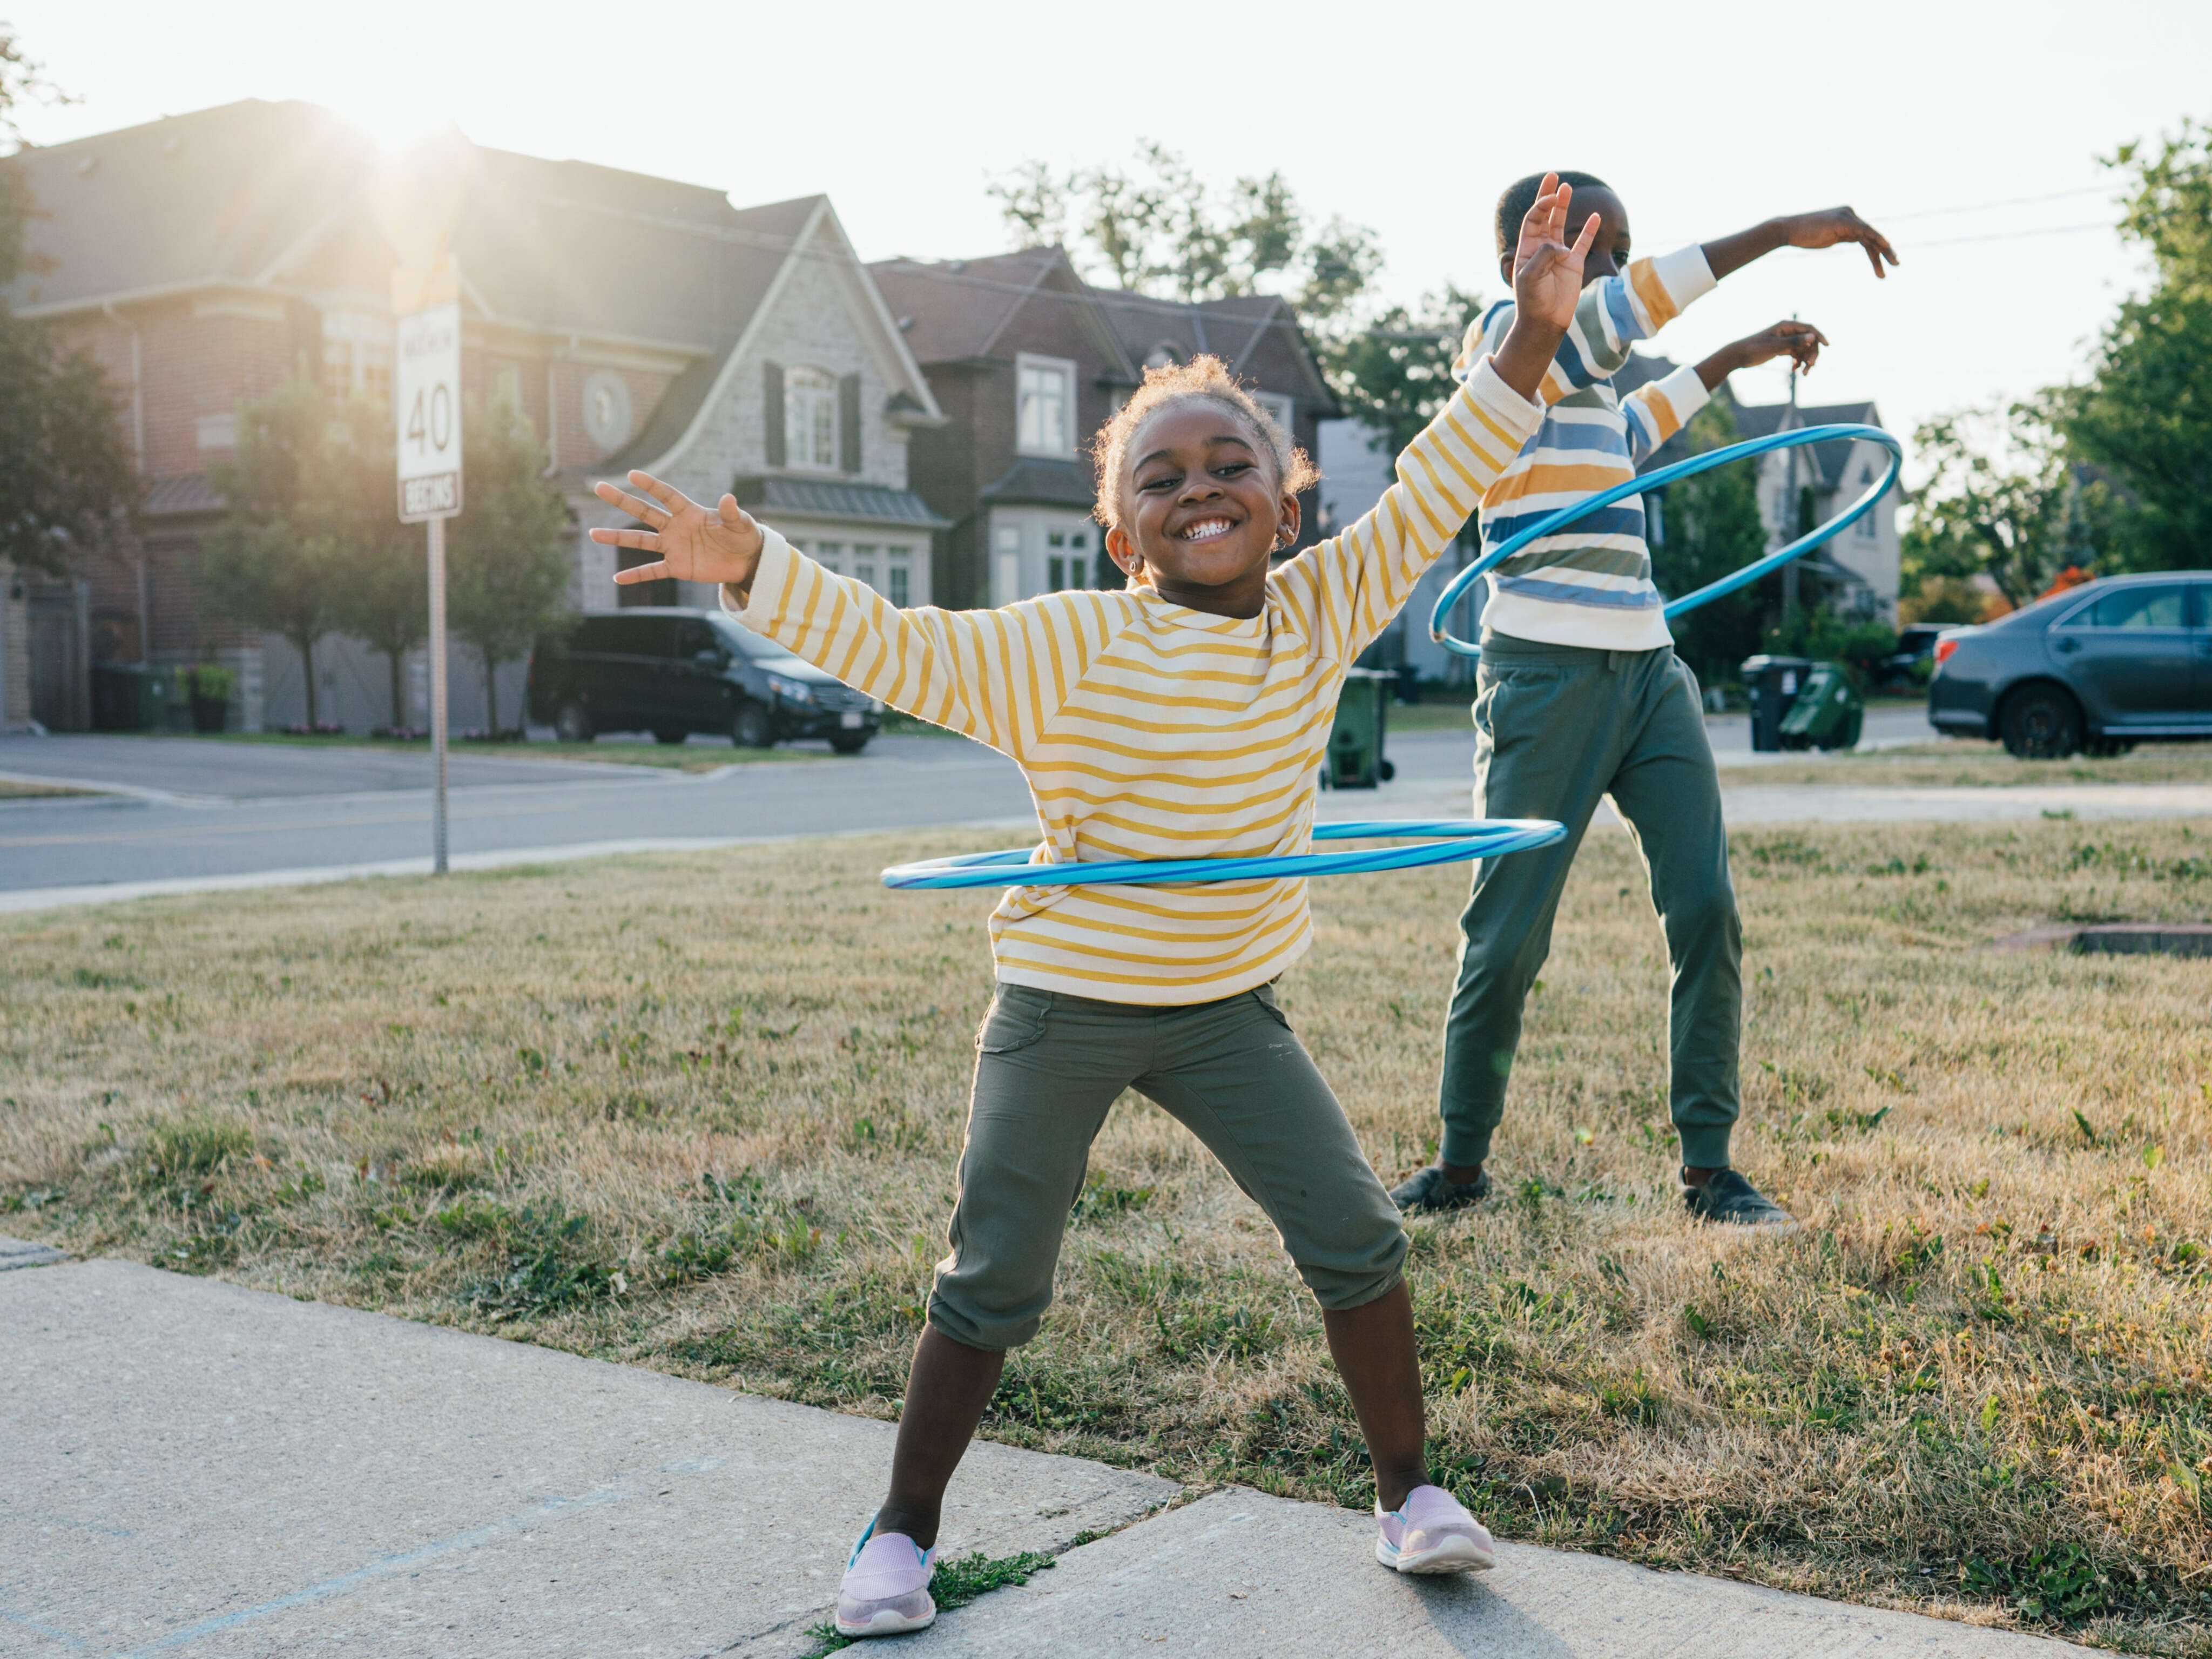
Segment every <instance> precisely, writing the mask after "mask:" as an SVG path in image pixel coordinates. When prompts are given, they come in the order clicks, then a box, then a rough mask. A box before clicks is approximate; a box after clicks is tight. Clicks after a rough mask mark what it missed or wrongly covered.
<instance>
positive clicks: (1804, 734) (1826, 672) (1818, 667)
mask: <svg viewBox="0 0 2212 1659" xmlns="http://www.w3.org/2000/svg"><path fill="white" fill-rule="evenodd" d="M1865 720H1866V704H1865V702H1863V700H1862V699H1861V698H1860V696H1859V693H1858V688H1857V686H1855V685H1853V684H1851V677H1850V675H1849V674H1847V673H1845V672H1844V670H1843V668H1842V666H1841V665H1839V664H1837V663H1832V662H1816V663H1814V665H1813V667H1812V670H1811V671H1810V672H1809V673H1808V674H1807V675H1806V676H1805V678H1804V679H1803V680H1802V682H1801V683H1800V684H1799V685H1798V688H1797V698H1796V702H1792V703H1791V704H1790V712H1789V713H1788V714H1784V716H1783V717H1782V746H1783V747H1784V749H1849V748H1850V746H1851V745H1852V744H1856V743H1857V741H1858V740H1859V728H1860V726H1862V725H1863V723H1864V722H1865Z"/></svg>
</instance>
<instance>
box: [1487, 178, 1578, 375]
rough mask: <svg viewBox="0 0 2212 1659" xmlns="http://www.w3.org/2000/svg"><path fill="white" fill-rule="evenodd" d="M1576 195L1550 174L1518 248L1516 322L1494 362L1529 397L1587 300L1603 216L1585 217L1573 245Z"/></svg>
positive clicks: (1515, 258)
mask: <svg viewBox="0 0 2212 1659" xmlns="http://www.w3.org/2000/svg"><path fill="white" fill-rule="evenodd" d="M1574 199H1575V187H1574V186H1573V185H1563V184H1561V183H1560V182H1559V175H1558V174H1557V173H1546V174H1545V175H1544V182H1543V185H1542V186H1541V188H1540V189H1539V190H1538V191H1537V192H1536V200H1535V202H1534V204H1533V205H1531V206H1530V208H1529V209H1528V212H1527V213H1526V214H1524V215H1523V216H1522V220H1521V235H1520V240H1519V242H1518V243H1517V245H1516V246H1515V248H1514V250H1513V325H1512V327H1511V328H1510V329H1509V330H1507V331H1506V335H1505V338H1504V340H1503V341H1502V342H1500V343H1499V345H1498V349H1497V351H1496V352H1495V353H1493V354H1492V358H1491V362H1492V365H1493V366H1494V367H1495V368H1497V370H1498V377H1499V378H1500V379H1501V380H1504V382H1505V384H1506V385H1508V386H1511V387H1512V388H1513V389H1514V390H1515V391H1516V392H1519V393H1520V394H1521V395H1522V397H1524V398H1534V396H1535V395H1536V388H1537V386H1540V385H1541V383H1542V381H1543V378H1544V372H1545V371H1546V370H1547V368H1550V367H1551V363H1552V354H1553V351H1555V350H1557V349H1559V341H1560V340H1561V338H1562V337H1565V333H1566V331H1567V325H1569V324H1570V323H1571V322H1573V321H1574V319H1575V307H1576V306H1577V304H1578V303H1580V301H1581V300H1582V293H1583V261H1584V260H1586V259H1587V258H1589V251H1590V244H1591V243H1592V242H1593V241H1595V240H1596V238H1597V232H1598V224H1599V218H1598V216H1597V215H1596V214H1595V213H1593V214H1591V215H1590V216H1589V217H1588V218H1587V219H1585V220H1584V221H1583V226H1582V232H1581V234H1579V235H1577V237H1576V238H1575V240H1574V241H1573V242H1572V243H1571V244H1570V243H1569V242H1568V240H1567V217H1568V209H1569V208H1570V207H1571V206H1572V205H1573V203H1574Z"/></svg>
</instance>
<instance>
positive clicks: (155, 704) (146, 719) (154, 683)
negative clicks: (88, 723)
mask: <svg viewBox="0 0 2212 1659" xmlns="http://www.w3.org/2000/svg"><path fill="white" fill-rule="evenodd" d="M168 718H169V677H168V675H167V672H165V671H163V670H161V669H159V668H142V667H140V666H138V665H137V664H135V663H112V662H98V663H94V665H92V729H93V730H94V731H95V732H152V731H155V730H157V729H158V728H159V727H161V726H164V725H166V724H167V721H168Z"/></svg>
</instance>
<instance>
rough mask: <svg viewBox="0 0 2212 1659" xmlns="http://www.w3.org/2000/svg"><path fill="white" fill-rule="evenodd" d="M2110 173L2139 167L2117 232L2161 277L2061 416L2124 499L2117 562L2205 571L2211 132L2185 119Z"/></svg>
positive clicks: (2210, 399)
mask: <svg viewBox="0 0 2212 1659" xmlns="http://www.w3.org/2000/svg"><path fill="white" fill-rule="evenodd" d="M2108 165H2110V166H2112V167H2130V168H2132V169H2133V170H2134V174H2135V179H2134V192H2133V195H2132V196H2131V197H2130V200H2129V202H2128V204H2127V207H2126V209H2125V211H2124V216H2123V217H2122V219H2121V222H2120V228H2121V232H2122V234H2124V235H2126V236H2128V237H2129V238H2130V239H2131V240H2134V241H2136V243H2138V244H2140V245H2141V246H2142V247H2143V249H2144V250H2145V251H2146V252H2148V253H2149V254H2150V256H2151V260H2152V267H2153V270H2154V281H2153V283H2152V286H2151V289H2150V292H2149V293H2148V294H2147V295H2143V296H2142V297H2141V298H2139V299H2133V300H2130V301H2127V302H2125V303H2124V304H2123V305H2122V306H2121V307H2120V310H2119V314H2118V317H2116V318H2115V319H2113V321H2112V325H2110V326H2109V327H2108V328H2107V329H2106V331H2105V337H2104V340H2103V342H2102V344H2101V347H2100V350H2099V353H2098V358H2097V362H2096V367H2095V369H2094V372H2093V374H2092V375H2091V378H2090V380H2089V383H2088V384H2087V386H2081V387H2079V388H2075V389H2074V390H2072V391H2070V392H2068V393H2067V394H2065V397H2064V400H2063V406H2062V412H2061V414H2060V417H2059V418H2060V420H2061V422H2062V424H2063V428H2064V430H2065V433H2066V435H2067V437H2068V438H2069V440H2070V441H2071V442H2072V445H2073V447H2074V449H2075V453H2077V454H2078V455H2079V457H2080V458H2081V459H2083V460H2085V461H2089V462H2092V463H2094V464H2097V465H2100V466H2102V467H2104V468H2105V469H2106V470H2107V471H2110V473H2111V474H2112V477H2113V478H2114V479H2115V481H2116V482H2117V483H2118V484H2119V485H2120V486H2121V487H2122V489H2123V490H2124V495H2125V498H2126V499H2125V503H2124V506H2122V507H2119V508H2118V510H2117V511H2116V513H2114V515H2113V516H2114V524H2113V531H2114V535H2113V538H2112V539H2113V543H2114V546H2115V551H2116V552H2117V553H2118V556H2119V558H2120V561H2121V562H2124V563H2125V564H2128V565H2130V566H2133V567H2134V568H2139V569H2174V568H2182V567H2185V566H2190V565H2198V564H2202V563H2203V562H2204V561H2205V558H2206V556H2207V553H2208V550H2212V381H2209V380H2208V378H2207V374H2206V369H2207V366H2208V365H2212V126H2199V125H2197V124H2195V123H2194V122H2191V121H2186V120H2185V121H2184V122H2183V123H2182V126H2181V131H2180V134H2179V136H2178V137H2170V138H2167V139H2165V140H2164V141H2163V142H2162V143H2161V144H2160V147H2159V149H2158V150H2157V151H2156V153H2155V154H2153V153H2151V152H2150V151H2148V150H2147V149H2144V148H2143V147H2142V146H2140V145H2135V144H2130V145H2128V146H2126V147H2125V148H2124V149H2121V150H2120V151H2119V152H2118V154H2117V155H2114V156H2112V158H2110V160H2109V162H2108Z"/></svg>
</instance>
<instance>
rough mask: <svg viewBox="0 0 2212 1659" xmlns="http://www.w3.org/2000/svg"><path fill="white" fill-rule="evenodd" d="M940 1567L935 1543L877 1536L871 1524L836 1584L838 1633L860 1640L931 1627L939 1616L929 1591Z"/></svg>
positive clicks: (900, 1535)
mask: <svg viewBox="0 0 2212 1659" xmlns="http://www.w3.org/2000/svg"><path fill="white" fill-rule="evenodd" d="M936 1565H937V1551H936V1549H935V1548H934V1547H931V1548H929V1549H924V1548H922V1547H921V1545H919V1544H917V1543H915V1541H914V1540H913V1539H911V1538H909V1537H908V1536H907V1535H906V1534H904V1533H902V1532H886V1533H882V1534H878V1532H877V1531H876V1523H875V1522H873V1521H871V1522H868V1529H867V1531H866V1532H864V1533H862V1534H860V1542H859V1543H857V1544H855V1545H854V1546H853V1559H851V1560H849V1561H848V1562H847V1563H846V1564H845V1582H844V1583H842V1584H840V1585H838V1587H837V1634H838V1635H840V1636H842V1637H845V1638H848V1639H849V1640H852V1641H859V1640H860V1639H861V1638H863V1637H869V1636H901V1635H903V1634H905V1633H906V1632H908V1631H910V1630H926V1629H927V1628H928V1627H929V1626H930V1624H931V1623H932V1622H933V1621H934V1620H935V1619H936V1618H937V1603H936V1602H935V1601H933V1600H932V1599H931V1597H930V1594H929V1577H930V1574H931V1573H932V1572H933V1571H935V1570H936Z"/></svg>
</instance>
